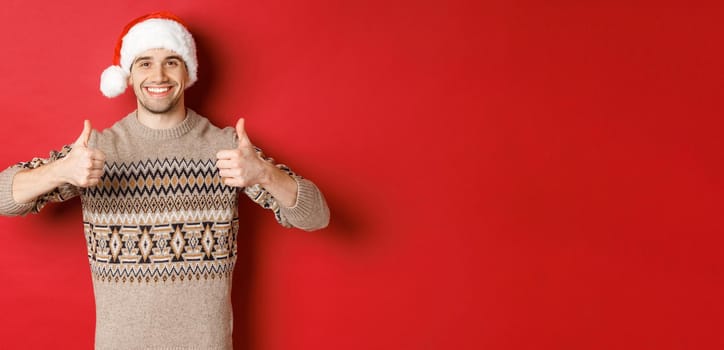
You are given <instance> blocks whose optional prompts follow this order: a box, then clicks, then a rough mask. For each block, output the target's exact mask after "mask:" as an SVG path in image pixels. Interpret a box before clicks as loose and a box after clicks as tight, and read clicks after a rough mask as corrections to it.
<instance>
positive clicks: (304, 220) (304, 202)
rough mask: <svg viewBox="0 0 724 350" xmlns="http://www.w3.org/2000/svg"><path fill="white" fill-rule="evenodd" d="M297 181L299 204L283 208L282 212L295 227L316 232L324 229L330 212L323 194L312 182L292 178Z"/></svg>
mask: <svg viewBox="0 0 724 350" xmlns="http://www.w3.org/2000/svg"><path fill="white" fill-rule="evenodd" d="M292 177H293V178H294V180H295V181H297V202H296V203H294V206H292V207H283V206H282V207H281V208H280V211H281V214H282V216H283V217H285V218H286V219H287V220H288V221H289V223H291V224H292V225H293V226H295V227H298V228H301V229H305V230H315V229H319V228H323V227H324V226H326V225H327V222H328V221H329V210H328V209H327V205H326V203H325V201H324V198H323V197H322V194H321V193H320V192H319V189H317V186H316V185H314V183H312V182H311V181H309V180H307V179H302V178H300V177H298V176H292Z"/></svg>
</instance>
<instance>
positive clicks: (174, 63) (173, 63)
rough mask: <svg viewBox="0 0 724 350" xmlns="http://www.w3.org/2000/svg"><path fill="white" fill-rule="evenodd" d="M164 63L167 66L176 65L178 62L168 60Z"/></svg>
mask: <svg viewBox="0 0 724 350" xmlns="http://www.w3.org/2000/svg"><path fill="white" fill-rule="evenodd" d="M166 64H167V65H168V66H169V67H176V66H178V62H176V61H168V62H166Z"/></svg>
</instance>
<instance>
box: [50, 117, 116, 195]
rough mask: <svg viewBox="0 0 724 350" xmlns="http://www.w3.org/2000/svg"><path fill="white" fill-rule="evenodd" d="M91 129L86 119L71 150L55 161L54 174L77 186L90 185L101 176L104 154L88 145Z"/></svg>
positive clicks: (95, 182) (93, 184) (96, 181)
mask: <svg viewBox="0 0 724 350" xmlns="http://www.w3.org/2000/svg"><path fill="white" fill-rule="evenodd" d="M91 131H92V129H91V123H90V120H86V121H85V122H84V125H83V132H82V133H81V134H80V136H78V139H77V140H75V142H74V143H73V148H72V149H71V151H70V152H69V153H68V155H67V156H65V157H64V158H62V159H59V160H58V161H57V163H58V164H57V168H56V171H57V172H56V174H57V175H58V176H59V177H60V178H61V179H62V181H63V182H67V183H69V184H71V185H75V186H78V187H92V186H95V185H97V184H98V182H99V181H100V178H101V176H103V167H104V165H105V162H106V155H105V154H104V153H103V151H101V150H99V149H95V148H90V147H88V140H89V139H90V135H91Z"/></svg>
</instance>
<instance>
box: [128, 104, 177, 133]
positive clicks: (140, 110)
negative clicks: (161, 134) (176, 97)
mask: <svg viewBox="0 0 724 350" xmlns="http://www.w3.org/2000/svg"><path fill="white" fill-rule="evenodd" d="M136 115H137V117H138V121H139V122H140V123H141V124H143V125H144V126H147V127H149V128H151V129H170V128H173V127H174V126H176V125H179V124H181V123H182V122H183V121H184V120H185V119H186V107H185V106H184V104H183V101H179V103H178V104H176V106H174V107H173V108H172V109H171V110H169V111H166V112H163V113H154V112H151V111H149V110H148V109H146V108H145V107H143V106H142V105H141V104H140V103H139V104H138V107H137V110H136Z"/></svg>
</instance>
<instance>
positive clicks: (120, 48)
mask: <svg viewBox="0 0 724 350" xmlns="http://www.w3.org/2000/svg"><path fill="white" fill-rule="evenodd" d="M149 49H167V50H171V51H173V52H175V53H177V54H178V55H180V56H181V58H182V59H183V60H184V62H186V69H187V70H188V72H189V83H188V84H187V85H186V87H189V86H191V85H193V84H194V83H195V82H196V79H197V76H196V73H197V71H198V67H199V64H198V61H197V60H196V43H194V38H193V37H192V36H191V33H190V32H189V31H188V29H186V26H185V25H184V24H183V22H182V21H181V19H180V18H178V17H176V16H175V15H173V14H171V13H168V12H155V13H151V14H148V15H145V16H142V17H139V18H136V19H134V20H133V21H131V23H128V24H127V25H126V27H125V28H123V32H122V33H121V36H120V37H119V38H118V42H117V43H116V49H115V52H114V55H113V65H112V66H110V67H108V68H106V69H105V70H104V71H103V74H101V92H102V93H103V95H105V96H106V97H109V98H112V97H116V96H118V95H120V94H122V93H123V92H124V91H126V87H127V86H128V77H129V75H130V74H131V65H132V64H133V61H134V60H135V59H136V57H137V56H138V55H139V54H141V53H142V52H144V51H146V50H149Z"/></svg>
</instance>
